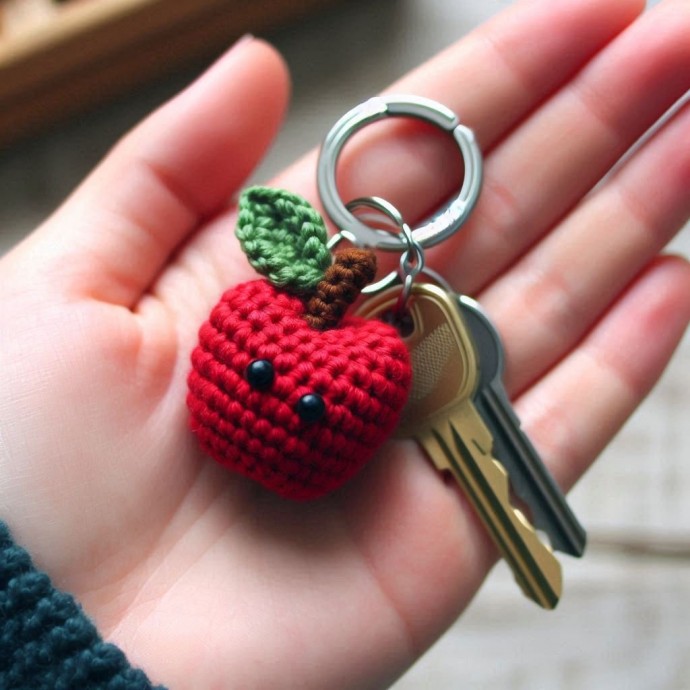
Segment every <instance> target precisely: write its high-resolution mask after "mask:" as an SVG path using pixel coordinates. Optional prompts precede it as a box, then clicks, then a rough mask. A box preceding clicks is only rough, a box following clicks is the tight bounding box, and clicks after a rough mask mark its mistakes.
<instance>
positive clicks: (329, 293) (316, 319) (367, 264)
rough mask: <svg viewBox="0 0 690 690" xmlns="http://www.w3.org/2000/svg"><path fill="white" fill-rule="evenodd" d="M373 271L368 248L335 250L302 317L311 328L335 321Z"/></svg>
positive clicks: (367, 281) (357, 294)
mask: <svg viewBox="0 0 690 690" xmlns="http://www.w3.org/2000/svg"><path fill="white" fill-rule="evenodd" d="M375 275H376V255H375V254H374V252H373V251H371V249H357V248H354V247H353V248H351V249H343V250H341V251H339V252H336V254H335V257H334V260H333V264H332V265H331V266H329V267H328V268H327V269H326V272H325V273H324V276H323V279H322V280H321V281H320V282H319V283H318V284H317V286H316V290H315V292H314V295H313V296H312V297H310V298H309V300H308V301H307V303H306V313H305V315H304V318H305V319H306V320H307V322H308V323H309V325H310V326H311V327H312V328H316V329H318V330H321V331H323V330H325V329H327V328H333V327H334V326H337V325H338V322H339V321H340V319H342V318H343V316H344V315H345V312H346V311H347V308H348V307H349V306H350V305H351V304H352V303H353V302H354V301H355V300H356V299H357V297H358V296H359V293H360V291H361V290H362V288H363V287H364V286H365V285H367V284H368V283H370V282H371V281H372V280H373V279H374V276H375Z"/></svg>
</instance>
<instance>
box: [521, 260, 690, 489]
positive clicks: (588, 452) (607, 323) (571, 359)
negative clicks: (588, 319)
mask: <svg viewBox="0 0 690 690" xmlns="http://www.w3.org/2000/svg"><path fill="white" fill-rule="evenodd" d="M689 294H690V265H688V263H687V262H686V261H685V260H684V259H680V258H677V257H664V258H661V259H658V260H656V261H654V262H653V263H652V264H651V265H650V266H649V267H648V268H647V270H646V271H644V272H643V273H642V274H641V276H640V277H639V278H638V279H637V280H636V281H635V282H634V283H633V284H632V285H631V287H630V289H629V290H627V291H626V292H625V294H624V295H623V296H622V297H621V299H620V300H619V301H618V302H617V303H616V304H615V305H614V307H613V308H612V309H611V310H610V311H609V312H608V313H607V314H606V316H605V317H604V318H603V319H602V320H601V321H600V322H599V323H598V324H597V325H596V327H595V328H594V329H593V330H592V331H591V333H590V334H589V335H588V336H587V337H586V339H585V340H584V341H583V343H582V344H581V346H580V347H578V348H577V349H576V350H574V351H573V352H572V354H570V355H569V356H568V357H566V358H565V359H564V360H563V361H562V362H561V363H560V364H559V365H558V366H557V367H556V368H554V369H553V370H552V371H551V372H550V373H549V374H548V375H547V376H545V377H544V378H543V379H542V380H541V381H540V382H539V383H538V384H537V385H535V386H534V387H533V388H531V389H530V390H529V392H528V393H526V394H525V395H524V396H522V398H521V399H520V400H519V402H518V405H517V407H518V411H519V414H520V417H521V418H522V420H523V424H524V426H525V428H526V429H528V430H529V434H530V436H531V437H532V438H533V440H534V441H535V444H536V445H537V447H538V448H539V449H540V451H541V453H542V455H543V457H544V460H545V462H546V463H547V464H548V465H549V466H550V467H551V469H552V470H553V472H554V474H555V476H556V478H557V479H558V481H559V483H561V484H562V485H563V486H565V487H570V486H572V484H573V483H574V482H575V480H576V479H577V478H578V477H579V476H580V475H581V474H582V473H583V472H584V471H585V470H586V469H587V467H589V465H590V464H591V462H592V461H593V460H594V459H595V458H596V457H597V455H598V454H599V453H600V452H601V451H602V450H603V448H604V447H605V446H606V444H607V443H608V442H609V441H610V440H611V437H612V436H613V435H614V434H615V433H616V432H617V431H618V430H619V429H620V427H621V426H622V425H623V423H624V422H625V421H626V419H627V418H628V417H629V416H630V415H631V414H632V412H633V411H634V410H635V408H636V407H637V406H638V405H639V404H640V402H641V401H642V399H643V398H644V397H645V396H646V395H647V393H648V392H649V391H650V390H651V388H652V387H653V386H654V384H655V383H656V381H657V380H658V378H659V376H660V375H661V373H662V371H663V369H664V367H665V366H666V364H667V363H668V361H669V359H670V357H671V355H672V354H673V351H674V349H675V348H676V346H677V345H678V343H679V341H680V339H681V338H682V336H683V333H684V332H685V330H686V328H687V326H688V321H690V300H689V299H688V295H689Z"/></svg>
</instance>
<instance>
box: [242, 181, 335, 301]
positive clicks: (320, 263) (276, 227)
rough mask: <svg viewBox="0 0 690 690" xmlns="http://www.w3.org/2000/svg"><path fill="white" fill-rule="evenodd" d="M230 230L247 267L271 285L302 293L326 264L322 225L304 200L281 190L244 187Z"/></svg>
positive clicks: (328, 259)
mask: <svg viewBox="0 0 690 690" xmlns="http://www.w3.org/2000/svg"><path fill="white" fill-rule="evenodd" d="M239 210H240V214H239V218H238V221H237V229H236V231H235V233H236V235H237V237H238V239H239V241H240V244H241V245H242V249H243V250H244V253H245V254H246V255H247V258H248V259H249V263H250V264H251V265H252V266H253V267H254V269H255V270H257V271H258V272H259V273H261V274H262V275H264V276H266V277H267V278H268V279H269V280H270V281H271V282H272V283H273V284H274V285H276V286H278V287H285V288H287V289H289V290H293V291H295V292H308V291H310V290H313V289H314V287H316V284H317V283H318V282H319V281H320V280H321V278H323V274H324V271H325V270H326V269H327V268H328V267H329V266H330V264H331V253H330V251H329V250H328V247H327V246H326V241H327V233H326V225H325V223H324V221H323V218H322V217H321V216H320V214H319V213H318V211H316V209H315V208H314V207H313V206H311V205H310V204H309V202H308V201H306V200H305V199H303V198H302V197H300V196H298V195H297V194H292V193H291V192H286V191H284V190H282V189H271V188H269V187H250V188H249V189H247V190H245V191H244V192H243V193H242V195H241V197H240V203H239Z"/></svg>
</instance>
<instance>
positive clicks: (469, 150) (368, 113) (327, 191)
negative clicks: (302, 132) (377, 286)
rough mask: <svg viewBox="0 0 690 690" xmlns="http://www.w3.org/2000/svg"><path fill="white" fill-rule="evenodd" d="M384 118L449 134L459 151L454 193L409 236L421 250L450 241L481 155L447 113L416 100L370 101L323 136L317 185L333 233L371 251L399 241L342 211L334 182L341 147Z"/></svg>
mask: <svg viewBox="0 0 690 690" xmlns="http://www.w3.org/2000/svg"><path fill="white" fill-rule="evenodd" d="M387 117H413V118H417V119H420V120H424V121H425V122H430V123H431V124H433V125H436V126H437V127H440V128H441V129H442V130H444V131H446V132H449V133H450V134H451V135H452V136H453V138H454V139H455V142H456V143H457V145H458V146H459V148H460V153H461V154H462V158H463V161H464V165H465V176H464V178H463V182H462V187H461V189H460V192H459V193H458V195H457V196H456V197H455V198H454V199H452V200H451V201H450V203H448V204H447V205H446V206H445V207H443V208H442V209H441V210H440V211H438V212H436V213H435V214H434V215H433V216H432V217H431V218H429V219H428V220H426V221H425V222H423V223H422V224H421V225H419V226H418V227H416V228H414V229H413V231H412V236H413V237H414V239H415V240H416V242H418V243H419V245H420V246H421V247H423V248H426V247H432V246H434V245H435V244H438V243H439V242H442V241H443V240H445V239H447V238H448V237H450V236H451V235H452V234H453V233H455V232H456V231H457V230H458V229H459V228H460V226H461V225H462V224H463V223H464V222H465V221H466V220H467V217H468V216H469V214H470V213H471V211H472V209H473V208H474V206H475V204H476V203H477V199H478V198H479V192H480V191H481V186H482V155H481V151H480V150H479V146H478V145H477V142H476V140H475V138H474V134H473V132H472V130H471V129H469V128H468V127H466V126H465V125H462V124H460V121H459V119H458V117H457V115H455V113H454V112H453V111H452V110H449V109H448V108H446V107H445V106H444V105H441V104H440V103H437V102H436V101H432V100H430V99H428V98H421V97H418V96H376V97H374V98H370V99H369V100H368V101H365V102H364V103H362V104H360V105H358V106H357V107H355V108H353V109H352V110H350V111H349V112H347V113H345V115H343V117H341V118H340V120H338V121H337V122H336V123H335V125H334V126H333V128H332V129H331V131H330V132H329V133H328V134H327V135H326V138H325V140H324V143H323V146H322V147H321V153H320V154H319V162H318V167H317V183H318V189H319V196H320V197H321V203H322V204H323V207H324V210H325V211H326V213H327V214H328V216H329V217H330V219H331V220H332V221H333V223H334V224H335V226H336V227H337V228H338V230H339V231H341V232H343V233H346V236H348V237H354V238H356V240H357V242H356V244H358V245H360V246H366V247H371V248H372V249H383V250H397V249H400V241H399V239H397V238H395V237H391V235H390V233H388V232H386V231H383V230H377V229H375V228H371V227H369V226H368V225H366V224H365V223H363V222H362V221H361V220H360V219H358V218H356V217H355V216H354V215H353V214H352V213H351V212H350V211H349V210H348V209H347V207H346V206H345V204H344V203H343V201H342V199H341V198H340V195H339V193H338V189H337V187H336V181H335V172H336V166H337V163H338V158H339V156H340V153H341V151H342V149H343V146H344V145H345V142H346V141H347V140H348V139H349V138H350V137H351V136H352V135H353V134H354V133H355V132H357V131H359V130H360V129H362V128H363V127H365V126H366V125H368V124H370V123H372V122H376V121H378V120H383V119H384V118H387Z"/></svg>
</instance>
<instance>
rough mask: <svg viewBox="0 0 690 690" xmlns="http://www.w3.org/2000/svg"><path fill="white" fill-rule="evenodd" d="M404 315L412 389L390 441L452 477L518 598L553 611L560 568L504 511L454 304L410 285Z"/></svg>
mask: <svg viewBox="0 0 690 690" xmlns="http://www.w3.org/2000/svg"><path fill="white" fill-rule="evenodd" d="M399 294H400V288H392V289H391V290H388V291H386V292H384V293H381V294H380V295H377V296H376V297H373V298H372V299H370V300H368V301H367V302H365V303H364V305H363V306H362V308H361V309H360V312H359V313H360V315H361V316H365V317H367V318H372V317H377V316H378V317H385V316H386V315H390V314H391V313H392V311H393V310H394V309H395V307H396V302H397V299H398V296H399ZM407 310H408V314H407V315H406V318H408V319H411V323H409V324H408V325H409V328H402V329H401V330H402V336H403V337H404V339H405V342H406V344H407V346H408V348H409V350H410V356H411V358H412V371H413V383H412V391H411V393H410V399H409V401H408V403H407V406H406V408H405V410H404V412H403V417H402V420H401V424H400V427H399V430H398V432H397V434H396V435H397V436H399V437H403V438H410V437H412V438H415V439H416V440H417V441H418V442H419V443H420V444H421V445H422V446H423V447H424V449H425V450H426V452H427V453H428V454H429V456H430V457H431V459H432V461H433V462H434V465H435V466H436V468H437V469H438V470H440V471H450V472H451V474H452V475H453V477H454V478H455V479H456V480H457V481H458V483H459V484H460V486H461V487H462V488H463V489H464V491H465V493H466V495H467V496H468V498H469V499H470V501H471V502H472V505H473V506H474V508H475V510H476V511H477V513H478V514H479V516H480V518H481V519H482V521H483V523H484V525H485V526H486V528H487V530H488V531H489V534H490V535H491V537H492V539H493V540H494V542H495V543H496V545H497V547H498V548H499V550H500V552H501V555H502V556H503V558H505V560H506V561H507V562H508V565H509V566H510V568H511V570H512V571H513V574H514V576H515V579H516V580H517V582H518V584H519V585H520V587H521V588H522V590H523V592H524V593H525V595H526V596H528V597H529V598H530V599H533V600H534V601H535V602H536V603H538V604H539V605H540V606H542V607H544V608H547V609H552V608H554V607H555V606H556V604H557V603H558V600H559V598H560V595H561V588H562V578H561V567H560V564H559V562H558V560H557V559H556V558H555V556H554V554H553V552H552V551H551V549H550V548H549V547H548V546H547V545H546V544H545V543H544V542H542V541H541V540H540V539H539V537H538V536H537V533H536V532H535V530H534V528H533V527H532V525H531V524H530V522H529V521H528V520H527V518H526V517H525V515H524V514H523V513H522V512H521V511H520V510H519V509H517V508H515V507H514V506H513V505H512V504H511V498H510V484H509V479H508V474H507V472H506V471H505V469H504V468H503V466H502V465H501V464H500V463H499V462H498V461H497V460H496V459H495V458H494V457H493V456H492V447H493V438H492V436H491V432H490V431H489V428H488V427H487V425H486V424H485V423H484V420H483V419H482V417H481V415H480V414H479V412H478V411H477V409H476V408H475V406H474V404H473V402H472V397H473V394H474V392H475V389H476V387H477V385H478V381H479V364H480V363H479V361H478V357H477V353H476V350H475V347H474V344H473V342H472V339H471V337H470V335H469V330H468V329H467V327H466V326H465V323H464V321H463V319H462V315H461V313H460V311H459V309H458V307H457V299H456V298H455V297H454V296H453V295H451V294H449V293H448V292H446V291H445V290H443V289H442V288H439V287H437V286H436V285H430V284H427V283H416V284H414V285H413V286H412V290H411V293H410V297H409V300H408V303H407ZM406 331H409V334H408V333H407V332H406Z"/></svg>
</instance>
